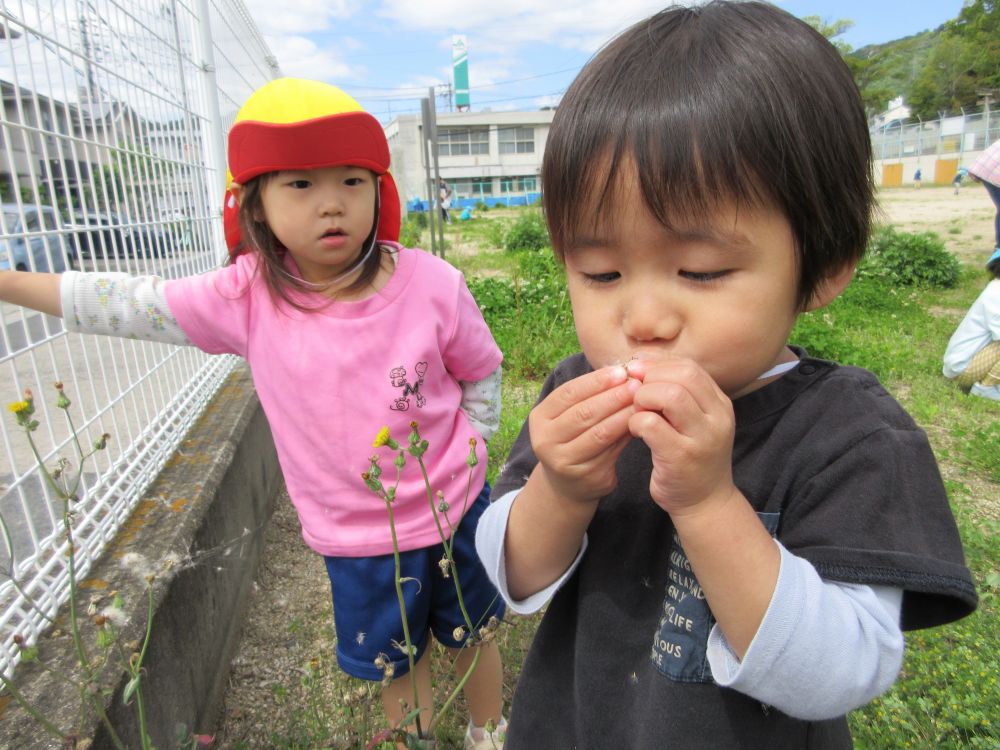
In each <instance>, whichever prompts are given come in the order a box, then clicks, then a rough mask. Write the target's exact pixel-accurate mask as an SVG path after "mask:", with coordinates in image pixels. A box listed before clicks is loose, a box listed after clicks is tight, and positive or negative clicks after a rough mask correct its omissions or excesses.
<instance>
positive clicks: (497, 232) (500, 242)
mask: <svg viewBox="0 0 1000 750" xmlns="http://www.w3.org/2000/svg"><path fill="white" fill-rule="evenodd" d="M509 226H510V222H507V221H503V220H500V219H497V220H491V221H490V223H489V224H487V225H486V231H484V232H483V236H484V238H485V239H486V242H487V243H488V244H489V245H490V246H491V247H495V248H497V249H498V250H499V249H500V248H502V247H504V242H505V241H506V237H507V228H508V227H509Z"/></svg>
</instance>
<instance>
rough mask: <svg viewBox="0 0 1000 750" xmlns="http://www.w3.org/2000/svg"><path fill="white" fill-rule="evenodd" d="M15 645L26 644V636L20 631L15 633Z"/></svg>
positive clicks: (19, 646)
mask: <svg viewBox="0 0 1000 750" xmlns="http://www.w3.org/2000/svg"><path fill="white" fill-rule="evenodd" d="M14 645H15V646H17V647H18V648H21V647H22V646H24V636H23V635H21V634H20V633H15V634H14Z"/></svg>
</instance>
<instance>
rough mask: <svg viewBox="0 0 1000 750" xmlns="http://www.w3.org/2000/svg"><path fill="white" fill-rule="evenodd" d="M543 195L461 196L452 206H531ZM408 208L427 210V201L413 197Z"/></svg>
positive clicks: (408, 209) (453, 201)
mask: <svg viewBox="0 0 1000 750" xmlns="http://www.w3.org/2000/svg"><path fill="white" fill-rule="evenodd" d="M541 197H542V194H541V193H526V194H525V195H510V196H503V197H502V198H495V197H493V196H490V195H487V196H486V197H484V198H459V199H458V200H452V202H451V207H452V209H455V208H475V207H476V206H477V205H478V204H479V203H485V204H486V205H487V206H489V207H490V208H494V207H496V206H507V207H509V206H530V205H533V204H535V203H537V202H538V199H539V198H541ZM406 210H407V211H408V212H415V211H426V210H427V203H426V202H424V201H422V200H420V199H419V198H412V199H410V200H409V201H407V202H406Z"/></svg>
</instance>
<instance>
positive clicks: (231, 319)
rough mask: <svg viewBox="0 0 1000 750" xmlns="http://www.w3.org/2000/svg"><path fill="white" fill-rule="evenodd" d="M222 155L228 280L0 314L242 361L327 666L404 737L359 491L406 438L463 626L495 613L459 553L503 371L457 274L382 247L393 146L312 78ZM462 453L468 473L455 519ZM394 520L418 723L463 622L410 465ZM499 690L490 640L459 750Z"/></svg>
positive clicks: (224, 275)
mask: <svg viewBox="0 0 1000 750" xmlns="http://www.w3.org/2000/svg"><path fill="white" fill-rule="evenodd" d="M228 151H229V170H230V174H231V181H230V183H229V186H228V192H227V196H226V197H227V203H226V207H225V225H226V240H227V244H228V245H229V247H230V254H231V263H230V264H229V265H228V266H226V267H224V268H220V269H218V270H215V271H212V272H209V273H206V274H203V275H199V276H194V277H189V278H183V279H178V280H174V281H163V280H161V279H158V278H155V277H136V278H133V277H129V276H127V275H126V274H117V273H88V274H84V273H68V274H63V275H62V276H61V277H60V276H57V275H54V274H28V273H15V272H8V273H4V274H2V275H0V299H3V300H5V301H8V302H14V303H16V304H20V305H25V306H28V307H32V308H35V309H37V310H41V311H43V312H47V313H49V314H53V315H62V316H63V317H64V318H65V319H66V323H67V327H68V328H69V329H70V330H76V331H81V332H88V333H103V334H110V335H118V336H138V337H141V338H147V339H152V340H157V341H167V342H173V343H179V344H191V345H194V346H197V347H199V348H200V349H203V350H204V351H207V352H211V353H222V352H228V353H235V354H239V355H241V356H243V357H245V358H246V360H247V362H248V363H249V365H250V368H251V370H252V372H253V378H254V383H255V385H256V388H257V392H258V394H259V397H260V400H261V404H262V406H263V408H264V411H265V413H266V414H267V417H268V421H269V422H270V425H271V429H272V432H273V434H274V441H275V445H276V447H277V450H278V456H279V459H280V462H281V467H282V471H283V473H284V477H285V482H286V485H287V488H288V493H289V496H290V497H291V499H292V502H293V503H294V504H295V507H296V510H297V511H298V514H299V518H300V521H301V523H302V535H303V537H304V539H305V541H306V543H307V544H308V545H309V546H310V547H311V548H312V549H314V550H315V551H316V552H318V553H319V554H321V555H323V556H324V558H325V559H326V566H327V570H328V572H329V577H330V581H331V587H332V592H333V600H334V618H335V621H336V627H337V659H338V662H339V663H340V666H341V668H342V669H344V671H346V672H347V673H348V674H351V675H353V676H355V677H358V678H361V679H366V680H378V681H382V682H383V685H384V686H385V687H384V688H383V693H382V697H383V703H384V709H385V713H386V717H387V718H388V720H389V722H390V724H391V725H392V726H398V725H399V724H401V720H402V719H403V717H404V716H405V715H406V713H408V712H409V710H410V709H412V708H413V705H412V704H413V699H412V689H411V687H410V678H409V676H407V671H408V660H407V656H406V654H404V653H402V651H401V650H400V648H399V647H398V646H396V645H395V644H400V643H403V642H404V638H403V630H402V623H401V617H400V613H399V603H398V600H397V597H396V591H395V576H394V566H393V554H392V552H393V545H392V540H391V535H390V530H389V526H388V522H387V518H386V509H385V506H384V504H383V502H382V501H381V500H380V499H379V498H378V497H376V496H375V495H374V494H372V492H371V491H370V490H369V489H368V488H367V487H366V486H365V483H364V481H363V480H362V477H361V475H362V474H363V473H364V472H365V471H367V470H368V468H369V466H370V464H369V460H370V456H372V454H375V453H378V450H376V449H374V448H373V439H374V438H375V437H376V434H377V433H379V430H380V428H381V427H382V426H383V425H386V426H388V427H389V431H390V434H391V435H392V436H393V437H394V438H397V439H400V440H401V441H402V440H404V439H405V438H406V436H407V435H408V434H409V432H410V423H411V422H416V423H417V424H418V425H419V429H420V433H421V435H422V436H423V437H424V438H425V439H426V440H427V441H428V443H429V445H430V450H429V452H428V453H427V456H426V458H425V461H426V463H427V468H428V472H429V475H430V484H431V487H432V489H433V490H434V491H435V493H437V492H441V493H442V494H443V497H444V498H445V500H446V501H447V502H448V503H449V505H450V508H451V509H452V510H450V511H449V514H450V521H451V524H452V525H457V524H458V521H459V520H461V521H462V522H461V524H460V525H458V531H457V532H456V535H455V538H454V550H453V551H454V559H455V563H456V566H457V569H458V572H459V575H460V580H461V586H462V593H463V597H464V602H465V605H466V609H467V611H468V613H469V615H470V616H471V618H472V620H473V623H485V622H487V621H488V620H489V619H490V618H491V617H494V616H495V617H497V618H500V617H502V615H503V604H502V602H500V601H499V600H498V599H497V592H496V589H495V588H494V587H493V586H492V585H491V584H490V582H489V581H488V580H487V579H486V577H485V575H484V572H483V570H482V567H481V565H480V564H479V561H478V559H477V557H476V554H475V549H474V542H473V539H474V534H475V528H476V524H477V522H478V520H479V516H480V515H481V513H482V512H483V509H484V508H485V506H486V504H487V498H488V492H489V487H488V486H487V485H486V484H485V466H486V461H485V459H486V455H485V454H486V451H485V443H484V440H485V439H488V438H489V437H490V436H491V435H492V433H493V432H494V430H495V429H496V426H497V424H498V421H499V408H500V406H499V404H500V396H499V388H500V362H501V359H502V356H501V353H500V351H499V349H498V348H497V346H496V343H495V342H494V340H493V337H492V336H491V334H490V332H489V330H488V328H487V327H486V324H485V321H484V320H483V318H482V315H481V314H480V312H479V309H478V308H477V306H476V303H475V301H474V300H473V299H472V296H471V295H470V294H469V292H468V289H467V288H466V286H465V283H464V280H463V278H462V276H461V274H460V273H459V272H458V271H457V270H455V269H454V268H453V267H451V266H449V265H447V264H446V263H445V262H444V261H442V260H439V259H437V258H435V257H434V256H432V255H429V254H427V253H425V252H423V251H420V250H414V249H407V248H403V247H401V246H400V245H399V244H397V243H396V242H395V240H396V239H397V237H398V234H399V215H400V214H399V198H398V195H397V193H396V187H395V184H394V182H393V180H392V177H391V175H390V174H389V171H388V170H389V148H388V144H387V142H386V139H385V136H384V133H383V131H382V128H381V126H380V125H379V123H378V121H377V120H376V119H375V118H374V117H372V116H371V115H369V114H368V113H366V112H364V111H363V110H362V109H361V107H360V106H359V105H358V104H357V102H355V101H354V100H353V99H351V98H350V97H349V96H347V95H346V94H344V93H343V92H341V91H340V90H339V89H337V88H334V87H332V86H329V85H326V84H322V83H318V82H314V81H305V80H298V79H287V78H286V79H280V80H276V81H272V82H271V83H269V84H267V85H265V86H263V87H262V88H261V89H259V90H258V91H257V92H255V93H254V94H253V95H252V96H251V97H250V99H249V100H248V101H247V102H246V104H245V105H244V106H243V108H242V109H241V110H240V113H239V114H238V116H237V118H236V122H235V124H234V125H233V127H232V129H231V131H230V134H229V148H228ZM473 439H474V440H475V441H476V443H477V444H476V452H477V456H478V458H479V463H478V464H477V465H476V466H475V467H474V468H473V472H474V474H473V477H472V481H473V484H472V489H473V491H472V492H471V493H470V496H469V497H468V502H467V503H466V490H467V485H468V481H469V474H468V471H469V468H468V466H467V465H466V460H467V458H468V454H469V446H470V441H471V440H473ZM386 470H387V474H388V473H390V472H391V471H392V469H391V467H388V466H387V467H386ZM463 508H467V512H466V514H465V516H464V518H460V515H461V512H462V509H463ZM393 510H394V514H395V523H396V532H397V536H398V545H399V550H400V552H401V557H402V566H403V570H402V576H404V577H405V578H407V579H412V580H410V581H408V582H407V584H406V585H404V592H405V595H406V597H407V617H408V621H409V627H410V632H411V634H412V639H413V642H414V644H415V646H416V649H417V653H416V655H415V658H416V674H417V682H418V686H419V696H420V697H419V702H420V706H421V711H422V714H421V721H422V724H423V726H424V727H426V726H427V721H428V720H429V717H430V711H431V706H432V703H433V699H432V694H431V679H430V665H429V651H428V647H429V646H430V638H429V635H430V634H431V633H433V635H434V637H435V638H436V639H437V640H438V641H439V642H441V643H442V644H443V645H444V646H445V647H446V648H448V649H450V650H453V651H454V653H453V658H455V660H456V664H457V667H456V669H457V672H458V673H459V674H464V673H465V671H466V668H467V667H468V665H469V663H470V661H471V659H472V656H473V649H469V648H465V649H462V648H461V645H462V639H461V637H457V636H460V635H461V634H460V633H459V632H457V629H458V628H459V627H460V626H462V625H464V620H463V618H462V615H461V612H460V610H459V607H458V606H457V602H456V598H457V597H456V592H455V587H454V582H453V581H452V580H450V579H445V578H444V576H443V575H442V573H441V570H440V568H439V561H440V560H441V559H442V556H443V549H442V545H441V543H440V538H439V536H438V531H437V527H436V525H435V522H434V519H433V517H432V514H431V512H430V508H429V507H428V500H427V495H426V491H425V485H424V480H423V478H422V476H421V475H420V472H419V471H417V470H416V469H415V467H414V466H412V461H411V464H409V465H407V466H406V467H405V468H404V471H403V474H402V478H401V480H400V483H399V485H398V489H397V495H396V500H395V503H394V508H393ZM387 678H393V679H391V680H390V679H387ZM501 684H502V670H501V664H500V656H499V652H498V650H497V647H496V644H495V642H493V641H491V642H489V643H487V644H485V645H483V646H481V652H480V659H479V664H478V667H477V669H476V670H475V672H474V673H473V675H472V676H471V678H470V679H469V682H468V683H467V684H466V687H465V695H466V698H467V701H468V705H469V711H470V714H471V718H470V723H469V727H468V731H467V733H466V738H465V747H466V748H493V747H499V746H500V745H501V744H502V743H501V740H502V732H503V728H504V727H505V722H504V719H503V717H502V716H501V706H502V696H501ZM487 726H489V727H491V728H492V727H497V729H495V730H494V731H487V730H486V729H485V727H487Z"/></svg>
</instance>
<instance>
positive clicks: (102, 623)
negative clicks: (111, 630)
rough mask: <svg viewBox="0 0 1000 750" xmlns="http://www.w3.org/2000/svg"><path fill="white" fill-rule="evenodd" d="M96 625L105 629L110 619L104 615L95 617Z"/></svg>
mask: <svg viewBox="0 0 1000 750" xmlns="http://www.w3.org/2000/svg"><path fill="white" fill-rule="evenodd" d="M94 624H95V625H96V626H97V627H99V628H103V627H104V626H105V625H107V624H108V618H107V617H105V616H104V615H94Z"/></svg>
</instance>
